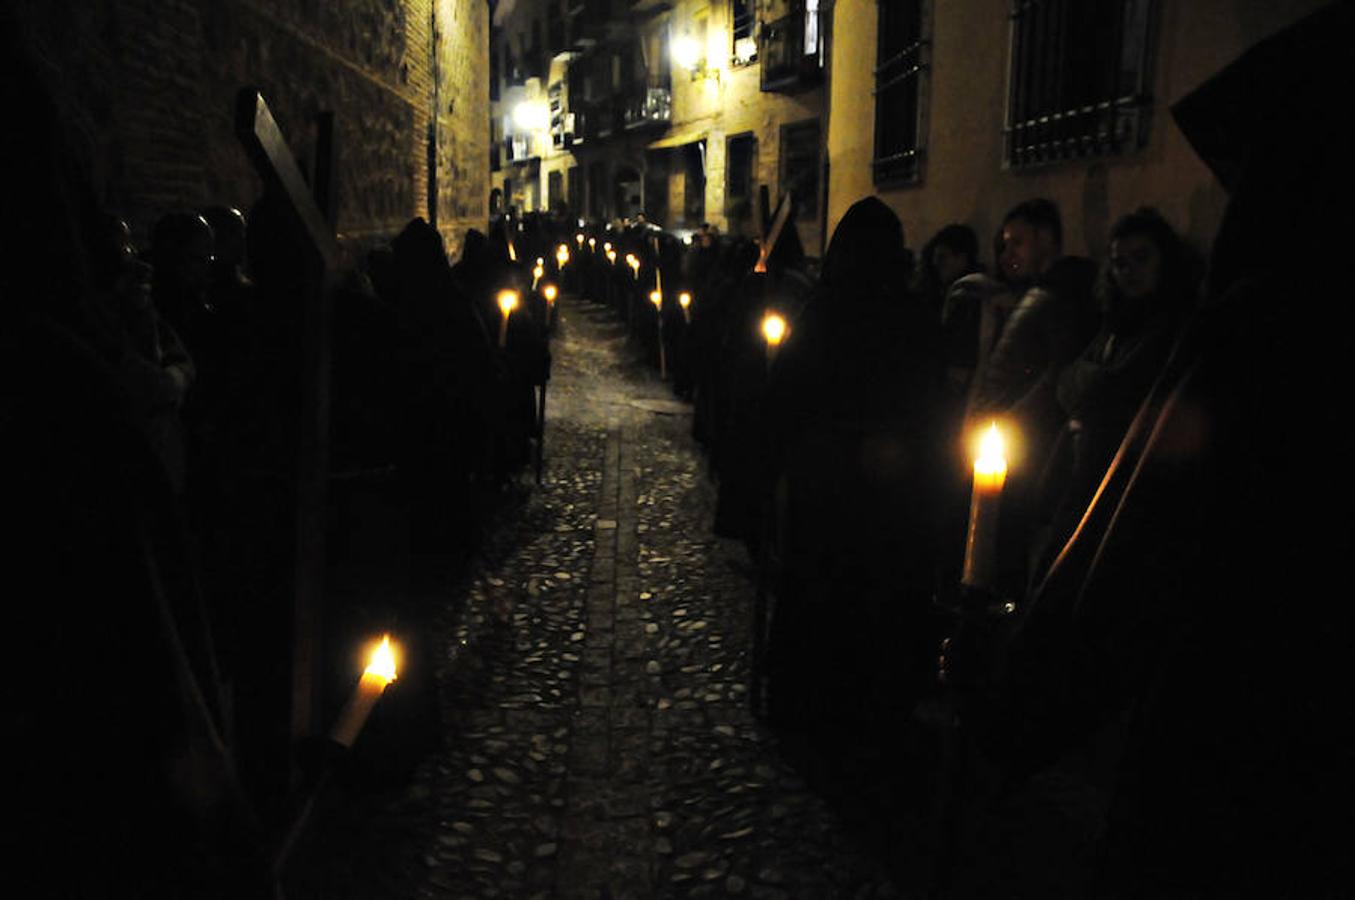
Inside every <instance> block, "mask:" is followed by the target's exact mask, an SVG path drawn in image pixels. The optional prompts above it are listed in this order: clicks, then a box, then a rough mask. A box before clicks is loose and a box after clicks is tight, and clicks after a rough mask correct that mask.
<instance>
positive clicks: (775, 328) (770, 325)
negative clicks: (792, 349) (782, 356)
mask: <svg viewBox="0 0 1355 900" xmlns="http://www.w3.org/2000/svg"><path fill="white" fill-rule="evenodd" d="M762 336H763V337H764V338H766V340H767V344H768V345H769V346H772V347H776V346H778V345H779V344H780V343H781V342H782V341H783V340H785V337H786V320H785V319H783V318H781V317H780V316H779V315H777V314H776V313H774V312H769V313H767V315H765V316H763V317H762Z"/></svg>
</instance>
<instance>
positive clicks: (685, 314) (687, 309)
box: [678, 291, 692, 322]
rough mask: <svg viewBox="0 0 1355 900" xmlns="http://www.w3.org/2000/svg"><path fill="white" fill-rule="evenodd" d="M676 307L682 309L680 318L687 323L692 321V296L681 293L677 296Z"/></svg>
mask: <svg viewBox="0 0 1355 900" xmlns="http://www.w3.org/2000/svg"><path fill="white" fill-rule="evenodd" d="M678 306H680V307H682V318H683V320H685V321H687V322H691V321H692V295H691V294H689V293H687V292H686V291H683V292H682V293H680V294H678Z"/></svg>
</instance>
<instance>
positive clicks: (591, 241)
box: [588, 237, 598, 253]
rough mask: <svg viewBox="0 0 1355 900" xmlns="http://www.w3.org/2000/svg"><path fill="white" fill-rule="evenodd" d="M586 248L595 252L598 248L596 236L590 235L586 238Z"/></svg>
mask: <svg viewBox="0 0 1355 900" xmlns="http://www.w3.org/2000/svg"><path fill="white" fill-rule="evenodd" d="M588 249H589V250H591V251H593V252H594V253H596V252H597V249H598V239H597V238H593V237H590V238H589V239H588Z"/></svg>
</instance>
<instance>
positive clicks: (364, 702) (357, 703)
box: [329, 635, 395, 747]
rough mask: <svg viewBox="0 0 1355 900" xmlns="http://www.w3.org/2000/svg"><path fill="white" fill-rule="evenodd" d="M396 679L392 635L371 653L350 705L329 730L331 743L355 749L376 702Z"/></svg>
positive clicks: (387, 636) (349, 699) (350, 698)
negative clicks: (354, 743)
mask: <svg viewBox="0 0 1355 900" xmlns="http://www.w3.org/2000/svg"><path fill="white" fill-rule="evenodd" d="M394 680H395V654H394V653H393V652H392V651H391V639H390V635H385V636H384V637H382V638H381V643H380V644H379V645H378V646H377V648H376V649H375V650H374V651H372V659H371V662H370V663H368V665H367V669H366V670H365V671H364V672H363V673H362V678H361V679H360V680H359V681H358V686H357V689H356V690H355V691H353V695H352V696H351V697H349V698H348V705H347V706H345V707H344V709H343V712H342V713H340V714H339V720H338V721H337V722H335V723H334V728H333V729H332V730H331V731H330V733H329V737H330V740H332V741H334V742H335V743H336V744H342V745H343V746H345V747H351V746H353V742H354V741H356V740H357V738H358V734H359V733H360V732H361V731H362V726H363V725H365V724H366V722H367V717H368V716H370V715H371V714H372V709H373V708H374V707H375V706H376V701H378V700H380V699H381V694H382V692H384V691H385V690H386V685H388V684H390V683H391V682H392V681H394Z"/></svg>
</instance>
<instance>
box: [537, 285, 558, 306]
mask: <svg viewBox="0 0 1355 900" xmlns="http://www.w3.org/2000/svg"><path fill="white" fill-rule="evenodd" d="M559 293H560V289H559V288H557V287H556V286H555V285H553V284H548V285H546V286H545V287H543V288H542V289H541V296H543V297H545V298H546V302H547V303H549V304H551V305H554V304H555V298H556V297H557V296H559Z"/></svg>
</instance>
